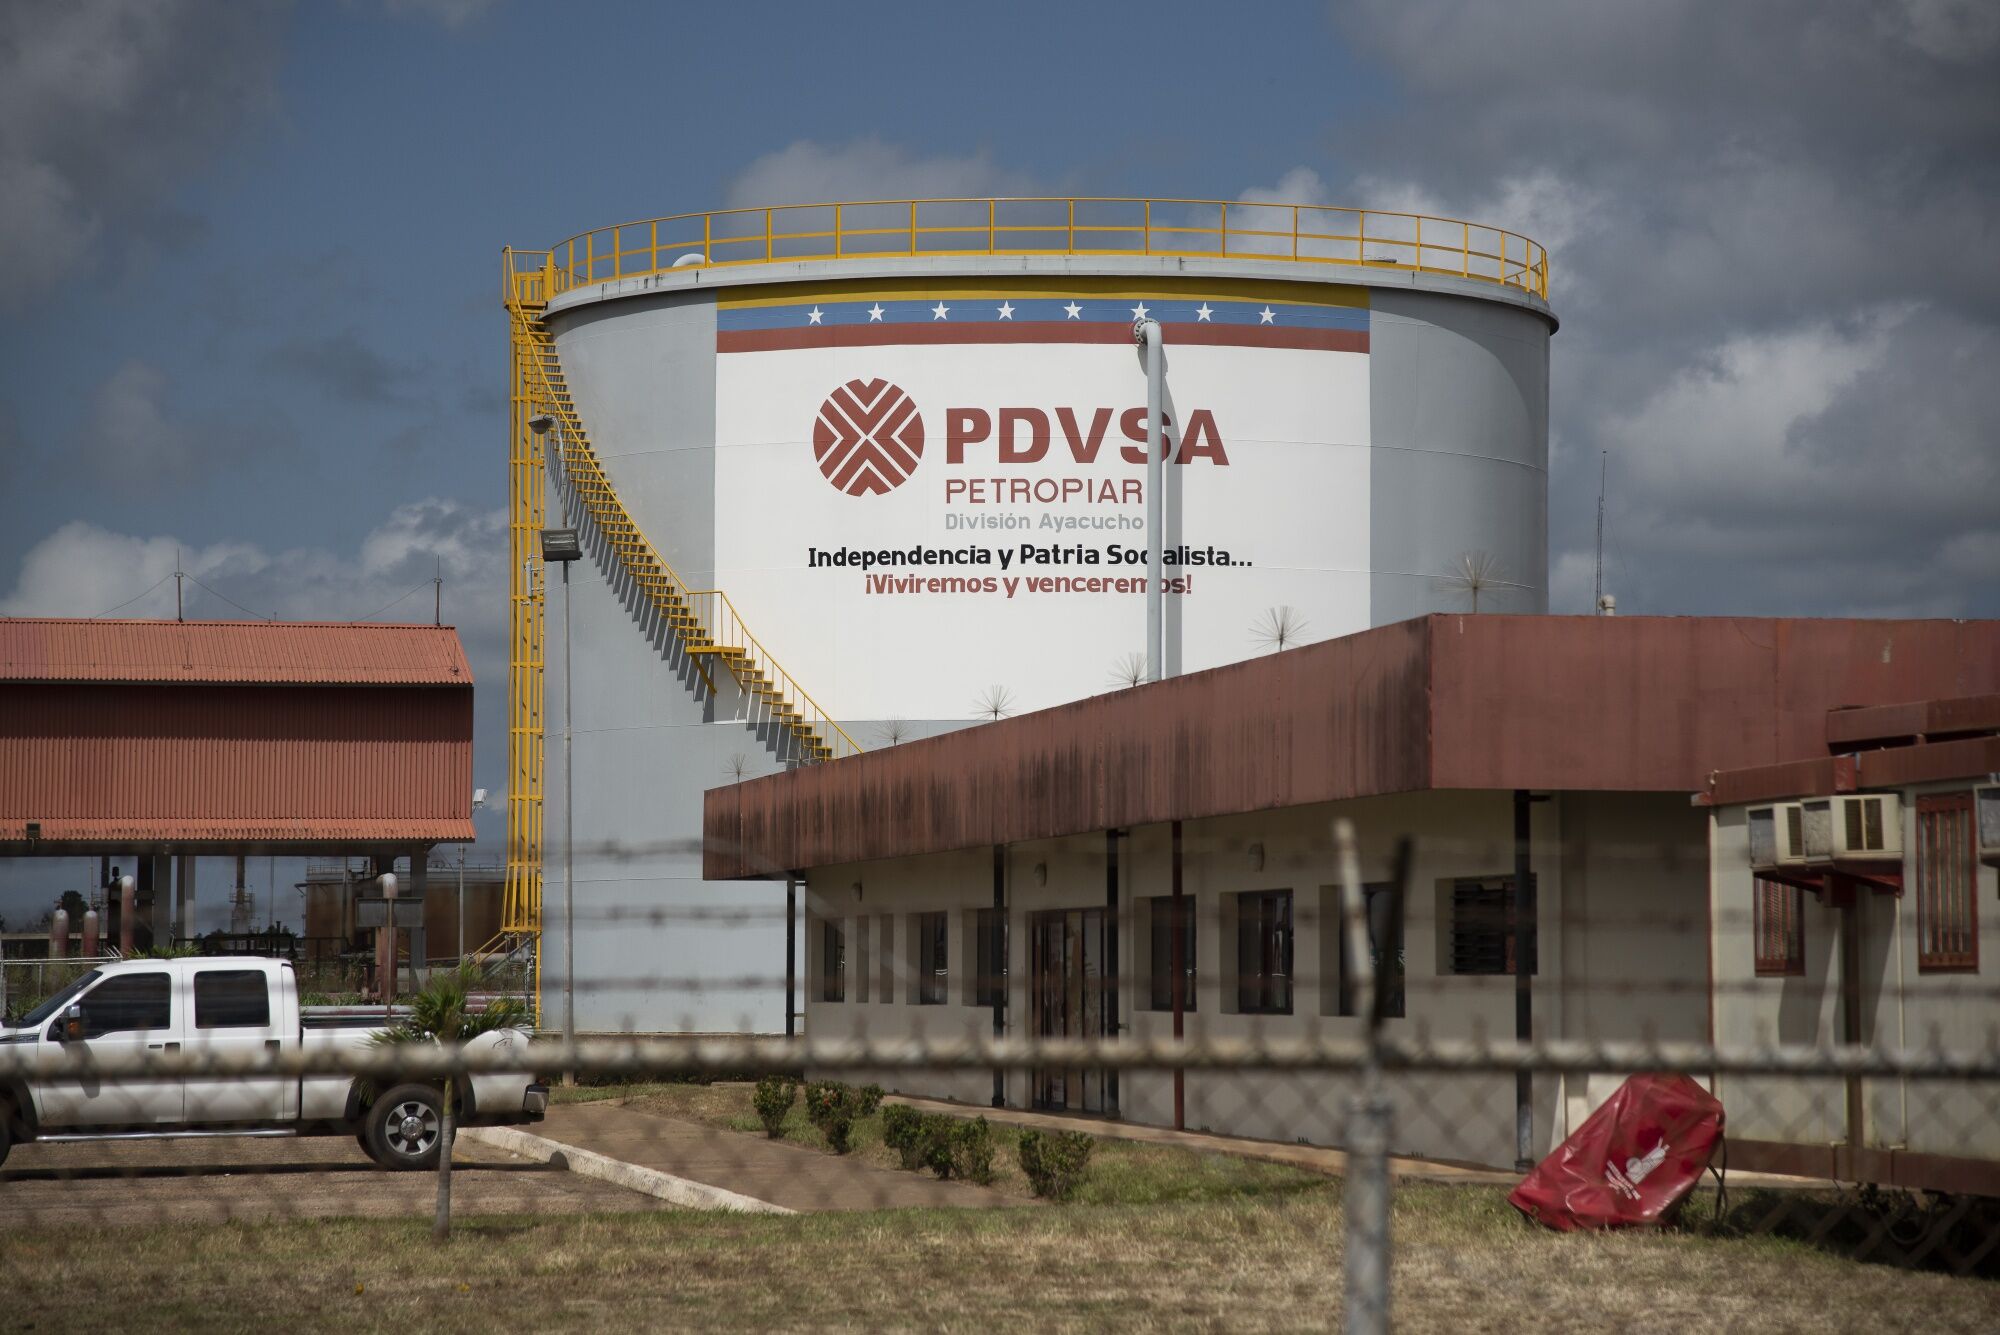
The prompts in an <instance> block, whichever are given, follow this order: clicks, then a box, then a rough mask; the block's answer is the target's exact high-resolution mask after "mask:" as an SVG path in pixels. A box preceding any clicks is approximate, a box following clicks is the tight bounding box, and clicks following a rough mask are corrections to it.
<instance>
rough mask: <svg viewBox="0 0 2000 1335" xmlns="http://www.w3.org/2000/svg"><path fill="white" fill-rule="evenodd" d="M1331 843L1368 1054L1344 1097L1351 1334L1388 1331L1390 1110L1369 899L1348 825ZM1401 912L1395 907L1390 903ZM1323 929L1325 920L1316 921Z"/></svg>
mask: <svg viewBox="0 0 2000 1335" xmlns="http://www.w3.org/2000/svg"><path fill="white" fill-rule="evenodd" d="M1333 843H1334V850H1335V855H1336V857H1337V858H1338V861H1339V867H1340V918H1341V921H1340V930H1341V932H1343V933H1344V934H1345V937H1346V944H1347V960H1348V963H1349V964H1350V965H1351V966H1352V972H1351V975H1350V976H1351V977H1352V979H1353V991H1352V996H1353V1001H1354V1012H1355V1014H1357V1015H1359V1016H1361V1017H1363V1019H1364V1021H1365V1022H1366V1025H1367V1028H1366V1030H1365V1031H1364V1032H1365V1034H1366V1036H1367V1040H1368V1053H1367V1057H1366V1059H1365V1060H1364V1062H1363V1065H1362V1068H1361V1089H1360V1092H1359V1093H1357V1094H1355V1095H1354V1097H1353V1098H1351V1099H1349V1100H1348V1103H1347V1185H1346V1190H1345V1192H1344V1193H1343V1194H1342V1197H1341V1213H1342V1216H1343V1218H1344V1221H1345V1234H1346V1236H1345V1242H1344V1248H1345V1255H1344V1258H1343V1259H1344V1261H1345V1268H1346V1272H1347V1274H1346V1278H1347V1319H1346V1323H1345V1328H1346V1330H1347V1331H1348V1332H1349V1333H1350V1335H1387V1331H1388V1329H1389V1125H1390V1118H1391V1110H1390V1104H1389V1100H1388V1097H1387V1096H1386V1095H1385V1094H1384V1093H1383V1092H1382V1061H1381V1057H1380V1054H1379V1052H1378V1044H1379V1043H1380V1041H1381V1037H1382V1012H1383V1006H1382V1001H1383V994H1384V989H1383V987H1382V986H1381V980H1379V979H1378V978H1377V977H1376V975H1375V963H1376V961H1375V951H1374V948H1373V942H1372V941H1371V939H1370V936H1369V926H1368V906H1367V904H1366V902H1365V901H1364V900H1363V898H1362V893H1361V864H1360V859H1359V858H1358V857H1357V856H1356V855H1355V851H1354V826H1353V824H1352V823H1351V822H1349V821H1346V820H1337V821H1335V822H1334V823H1333ZM1409 866H1410V851H1409V843H1408V841H1407V840H1406V841H1404V843H1403V844H1402V846H1401V847H1400V848H1399V849H1398V850H1397V857H1396V886H1397V889H1396V890H1395V891H1394V892H1392V893H1395V894H1398V895H1400V894H1401V893H1402V889H1401V887H1402V886H1403V884H1404V882H1405V881H1406V880H1407V878H1408V873H1409ZM1397 912H1398V913H1400V912H1401V906H1400V905H1398V906H1397ZM1321 930H1322V931H1324V930H1325V926H1324V925H1323V926H1322V927H1321Z"/></svg>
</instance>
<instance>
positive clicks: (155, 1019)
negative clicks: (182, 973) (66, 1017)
mask: <svg viewBox="0 0 2000 1335" xmlns="http://www.w3.org/2000/svg"><path fill="white" fill-rule="evenodd" d="M82 1004H83V1036H84V1037H85V1038H96V1037H98V1036H100V1035H102V1034H119V1033H127V1032H131V1031H135V1030H141V1029H171V1028H173V1024H174V1018H173V998H172V993H171V989H170V987H169V985H168V980H167V975H166V974H164V973H128V974H125V975H123V976H122V977H117V978H107V979H105V980H104V982H103V983H102V984H100V985H99V986H98V987H97V988H96V989H95V990H93V991H92V992H91V993H90V995H88V996H86V997H85V998H84V999H83V1003H82Z"/></svg>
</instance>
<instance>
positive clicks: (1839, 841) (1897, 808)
mask: <svg viewBox="0 0 2000 1335" xmlns="http://www.w3.org/2000/svg"><path fill="white" fill-rule="evenodd" d="M1799 825H1800V830H1801V833H1802V834H1803V835H1804V837H1805V855H1806V861H1807V862H1901V861H1902V860H1903V803H1902V799H1901V798H1899V797H1897V796H1896V795H1895V794H1894V793H1856V794H1853V795H1852V796H1841V797H1818V798H1814V799H1812V800H1811V801H1808V802H1801V803H1799Z"/></svg>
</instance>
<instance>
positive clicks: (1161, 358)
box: [1132, 320, 1167, 681]
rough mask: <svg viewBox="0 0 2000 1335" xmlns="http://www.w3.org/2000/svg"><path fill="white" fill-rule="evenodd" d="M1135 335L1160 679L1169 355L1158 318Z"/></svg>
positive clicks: (1150, 614) (1150, 641) (1150, 637)
mask: <svg viewBox="0 0 2000 1335" xmlns="http://www.w3.org/2000/svg"><path fill="white" fill-rule="evenodd" d="M1132 337H1133V338H1134V339H1135V340H1136V341H1137V342H1138V344H1139V346H1140V347H1142V348H1144V349H1145V352H1146V680H1147V681H1158V680H1159V679H1160V675H1161V663H1162V661H1163V660H1164V658H1165V656H1166V655H1165V653H1164V652H1163V650H1164V649H1165V645H1166V637H1165V634H1164V618H1163V616H1162V612H1163V608H1164V603H1163V601H1162V598H1161V590H1160V580H1161V565H1162V559H1161V548H1160V542H1161V532H1160V524H1161V490H1162V487H1163V484H1164V483H1165V480H1166V471H1165V468H1164V465H1165V463H1166V456H1167V443H1166V442H1167V424H1166V422H1165V421H1163V420H1162V416H1161V414H1162V412H1163V406H1162V405H1163V403H1164V401H1165V399H1166V386H1165V381H1166V354H1165V351H1164V349H1163V348H1162V347H1161V337H1160V322H1159V321H1158V320H1141V321H1139V322H1138V323H1137V324H1135V325H1133V326H1132Z"/></svg>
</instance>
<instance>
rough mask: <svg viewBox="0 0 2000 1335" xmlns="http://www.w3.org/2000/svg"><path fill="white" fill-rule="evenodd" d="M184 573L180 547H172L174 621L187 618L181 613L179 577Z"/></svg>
mask: <svg viewBox="0 0 2000 1335" xmlns="http://www.w3.org/2000/svg"><path fill="white" fill-rule="evenodd" d="M184 573H185V572H183V571H182V570H181V549H180V548H178V547H176V548H174V620H176V621H185V620H187V618H186V617H184V616H182V615H181V577H182V575H183V574H184Z"/></svg>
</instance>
